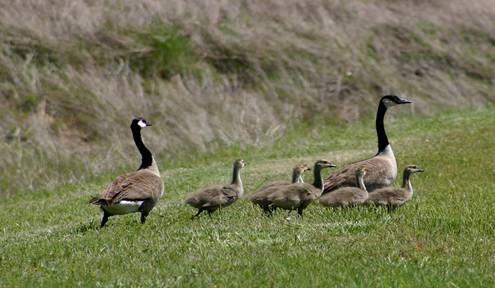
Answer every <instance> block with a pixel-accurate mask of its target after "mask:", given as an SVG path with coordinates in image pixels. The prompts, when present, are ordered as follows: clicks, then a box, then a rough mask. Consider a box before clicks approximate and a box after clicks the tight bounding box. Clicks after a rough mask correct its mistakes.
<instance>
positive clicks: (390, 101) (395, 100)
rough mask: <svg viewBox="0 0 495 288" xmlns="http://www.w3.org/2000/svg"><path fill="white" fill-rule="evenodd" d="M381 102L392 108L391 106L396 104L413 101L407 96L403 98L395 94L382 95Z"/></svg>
mask: <svg viewBox="0 0 495 288" xmlns="http://www.w3.org/2000/svg"><path fill="white" fill-rule="evenodd" d="M380 102H381V103H383V105H385V107H387V108H390V107H392V106H395V105H400V104H409V103H412V102H411V101H409V100H407V99H405V98H401V97H399V96H395V95H385V96H383V97H382V99H381V100H380Z"/></svg>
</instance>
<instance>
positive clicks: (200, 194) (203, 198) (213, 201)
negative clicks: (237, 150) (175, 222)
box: [185, 159, 245, 219]
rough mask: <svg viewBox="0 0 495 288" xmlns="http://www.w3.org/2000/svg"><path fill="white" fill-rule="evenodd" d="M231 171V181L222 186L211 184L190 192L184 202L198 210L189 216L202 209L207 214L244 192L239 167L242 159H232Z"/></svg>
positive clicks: (235, 199)
mask: <svg viewBox="0 0 495 288" xmlns="http://www.w3.org/2000/svg"><path fill="white" fill-rule="evenodd" d="M233 166H234V168H233V173H232V182H231V183H230V184H228V185H224V186H212V187H207V188H204V189H202V190H200V191H197V192H195V193H193V194H191V195H190V196H189V197H188V198H187V199H186V201H185V203H186V204H189V205H191V206H192V207H194V208H197V209H198V212H197V213H196V214H195V215H193V216H192V217H191V219H194V218H196V217H198V216H199V215H200V214H201V213H202V212H203V211H207V212H208V215H210V216H211V213H213V212H215V211H216V210H217V209H220V208H224V207H227V206H229V205H230V204H232V203H234V202H235V201H237V199H239V198H240V197H241V196H242V194H243V193H244V188H243V186H242V180H241V172H240V171H241V169H242V168H243V167H244V166H245V163H244V160H241V159H238V160H236V161H234V165H233Z"/></svg>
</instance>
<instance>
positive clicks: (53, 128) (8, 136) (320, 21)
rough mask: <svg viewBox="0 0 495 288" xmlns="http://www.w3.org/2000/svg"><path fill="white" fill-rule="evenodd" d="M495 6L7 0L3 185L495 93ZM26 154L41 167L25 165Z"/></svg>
mask: <svg viewBox="0 0 495 288" xmlns="http://www.w3.org/2000/svg"><path fill="white" fill-rule="evenodd" d="M494 22H495V4H493V1H489V0H476V1H469V3H468V2H466V1H461V0H454V1H386V0H376V1H362V0H351V1H295V0H294V1H292V0H291V1H282V0H271V1H261V0H259V1H215V2H211V1H209V2H207V4H201V3H198V1H177V0H170V1H153V0H146V1H139V2H136V1H84V0H76V1H65V0H57V1H35V0H27V1H0V97H1V98H2V101H0V115H1V116H0V117H1V119H0V120H1V121H0V140H1V141H0V151H1V152H0V153H1V154H0V158H1V159H2V160H3V161H1V163H0V168H1V169H2V170H3V171H6V172H5V175H2V176H3V177H4V178H2V179H0V194H2V195H5V194H13V193H14V192H16V191H29V190H33V189H37V188H40V187H44V186H46V185H56V184H58V183H61V182H65V183H67V182H69V183H70V182H73V181H78V180H80V179H82V178H83V177H86V176H91V175H94V174H98V173H101V172H104V171H108V169H115V167H116V165H117V166H118V167H120V166H121V165H125V164H127V165H128V164H130V163H134V158H132V157H128V156H127V155H129V154H130V153H133V149H134V148H133V147H132V143H131V142H130V141H127V139H128V134H129V131H128V125H129V122H130V119H131V118H132V116H145V117H147V118H148V119H149V120H150V121H152V122H154V123H156V125H155V127H154V131H153V133H150V135H148V136H147V137H148V141H149V142H150V143H151V147H153V149H154V151H155V152H157V153H158V155H160V157H161V158H164V157H167V158H170V159H174V158H176V155H175V154H176V153H178V152H181V151H182V152H183V151H184V150H189V151H190V150H199V151H207V150H208V149H212V148H218V147H222V146H224V145H226V144H232V143H238V144H259V143H264V142H267V141H271V139H273V138H274V136H280V135H281V134H282V133H283V132H284V131H285V130H286V129H287V127H290V126H291V125H293V124H295V123H299V122H312V121H318V120H322V119H323V120H325V121H330V120H331V121H334V120H335V121H340V120H356V119H359V118H360V117H361V116H362V115H367V114H369V113H373V112H374V109H375V106H374V105H375V103H376V100H377V99H378V97H380V96H381V95H382V94H384V93H395V94H402V95H406V96H408V97H409V98H412V99H413V100H414V101H415V103H416V104H415V105H414V106H413V109H412V111H411V112H414V113H416V112H422V113H430V112H435V111H438V110H439V109H444V108H452V107H466V106H483V105H486V104H487V103H490V102H493V100H494V94H493V88H494V81H495V80H494V79H495V68H494V67H495V65H493V63H494V61H495V58H494V55H495V30H494V29H493V23H494ZM27 167H29V168H27Z"/></svg>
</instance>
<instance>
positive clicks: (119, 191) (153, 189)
mask: <svg viewBox="0 0 495 288" xmlns="http://www.w3.org/2000/svg"><path fill="white" fill-rule="evenodd" d="M149 126H151V123H150V122H148V121H146V120H145V119H143V118H135V119H133V120H132V123H131V131H132V136H133V138H134V143H135V144H136V147H137V148H138V150H139V153H140V154H141V165H140V166H139V168H138V170H137V171H135V172H131V173H128V174H125V175H121V176H119V177H117V179H115V181H113V182H112V184H110V185H109V186H108V187H107V188H106V189H105V190H104V191H103V192H102V193H101V194H100V196H98V197H95V198H93V199H91V200H90V203H91V204H95V205H99V206H100V208H101V210H102V212H103V213H102V218H101V224H100V227H103V226H105V224H106V223H107V221H108V218H109V217H110V216H114V215H123V214H128V213H136V212H139V213H141V223H144V222H145V221H146V217H147V216H148V214H149V213H150V211H151V209H153V207H155V205H156V203H157V201H158V199H159V198H160V197H161V196H162V195H163V181H162V178H161V176H160V171H158V165H157V164H156V161H155V159H154V158H153V155H152V154H151V152H150V150H148V148H146V146H145V145H144V143H143V140H142V138H141V129H142V128H146V127H149Z"/></svg>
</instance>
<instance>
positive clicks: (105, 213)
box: [100, 211, 110, 228]
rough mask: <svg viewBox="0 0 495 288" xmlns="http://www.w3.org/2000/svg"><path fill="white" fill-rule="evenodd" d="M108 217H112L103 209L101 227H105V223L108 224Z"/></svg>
mask: <svg viewBox="0 0 495 288" xmlns="http://www.w3.org/2000/svg"><path fill="white" fill-rule="evenodd" d="M108 217H110V215H108V213H107V212H105V211H103V215H102V216H101V224H100V228H103V226H105V224H107V221H108Z"/></svg>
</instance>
